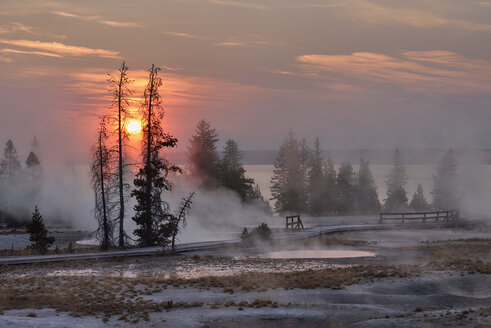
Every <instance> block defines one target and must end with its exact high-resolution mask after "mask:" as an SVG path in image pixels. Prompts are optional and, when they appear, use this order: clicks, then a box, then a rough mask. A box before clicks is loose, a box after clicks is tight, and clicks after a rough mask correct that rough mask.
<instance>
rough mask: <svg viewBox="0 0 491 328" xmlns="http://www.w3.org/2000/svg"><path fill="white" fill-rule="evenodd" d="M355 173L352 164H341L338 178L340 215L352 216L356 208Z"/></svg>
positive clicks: (338, 211) (337, 207)
mask: <svg viewBox="0 0 491 328" xmlns="http://www.w3.org/2000/svg"><path fill="white" fill-rule="evenodd" d="M355 187H356V185H355V172H354V171H353V166H351V163H349V162H345V163H343V164H341V166H340V167H339V170H338V174H337V176H336V191H337V206H336V210H337V213H339V214H351V213H352V212H353V207H354V196H355Z"/></svg>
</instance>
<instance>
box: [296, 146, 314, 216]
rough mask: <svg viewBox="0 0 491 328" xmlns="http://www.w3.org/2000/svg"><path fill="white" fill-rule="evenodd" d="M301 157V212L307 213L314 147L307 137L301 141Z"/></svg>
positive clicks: (299, 180)
mask: <svg viewBox="0 0 491 328" xmlns="http://www.w3.org/2000/svg"><path fill="white" fill-rule="evenodd" d="M299 158H300V177H299V179H298V183H299V186H298V187H299V189H300V190H301V193H300V212H305V213H307V212H308V211H309V189H308V188H309V187H308V184H309V181H308V177H309V172H310V166H311V164H312V149H311V148H310V146H309V145H308V144H307V141H306V140H305V138H302V140H300V142H299Z"/></svg>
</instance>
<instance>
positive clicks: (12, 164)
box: [0, 139, 21, 179]
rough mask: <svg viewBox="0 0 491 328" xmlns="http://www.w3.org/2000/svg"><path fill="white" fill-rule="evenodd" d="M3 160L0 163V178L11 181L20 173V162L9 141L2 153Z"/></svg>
mask: <svg viewBox="0 0 491 328" xmlns="http://www.w3.org/2000/svg"><path fill="white" fill-rule="evenodd" d="M3 157H4V158H3V160H2V161H1V162H0V176H2V177H5V178H8V179H11V178H14V177H16V176H17V175H18V174H19V172H20V169H21V167H20V161H19V157H18V156H17V149H15V147H14V143H13V142H12V140H11V139H9V140H8V141H7V144H6V145H5V149H4V151H3Z"/></svg>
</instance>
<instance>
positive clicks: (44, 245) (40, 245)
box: [26, 206, 55, 254]
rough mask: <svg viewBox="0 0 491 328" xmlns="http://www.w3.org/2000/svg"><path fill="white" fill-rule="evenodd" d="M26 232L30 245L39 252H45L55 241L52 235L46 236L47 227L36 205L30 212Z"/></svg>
mask: <svg viewBox="0 0 491 328" xmlns="http://www.w3.org/2000/svg"><path fill="white" fill-rule="evenodd" d="M26 232H27V233H28V234H29V241H30V242H31V245H30V247H31V248H32V249H34V250H35V251H36V252H38V253H39V254H46V252H47V251H48V248H49V247H50V246H51V245H52V244H53V243H54V242H55V238H54V237H52V236H48V229H46V226H45V225H44V222H43V216H42V215H41V213H40V212H39V209H38V207H37V206H36V207H35V208H34V212H32V219H31V221H30V222H29V223H28V224H27V225H26Z"/></svg>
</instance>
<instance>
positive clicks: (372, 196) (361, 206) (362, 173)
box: [355, 158, 382, 214]
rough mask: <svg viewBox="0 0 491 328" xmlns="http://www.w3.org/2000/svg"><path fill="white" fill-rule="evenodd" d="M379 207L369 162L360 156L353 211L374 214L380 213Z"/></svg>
mask: <svg viewBox="0 0 491 328" xmlns="http://www.w3.org/2000/svg"><path fill="white" fill-rule="evenodd" d="M381 207H382V206H381V205H380V201H379V199H378V193H377V186H376V185H375V180H374V179H373V176H372V172H371V171H370V166H369V162H368V161H365V160H363V158H361V159H360V169H359V170H358V174H357V177H356V186H355V211H356V212H357V213H360V214H375V213H380V210H381Z"/></svg>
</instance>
